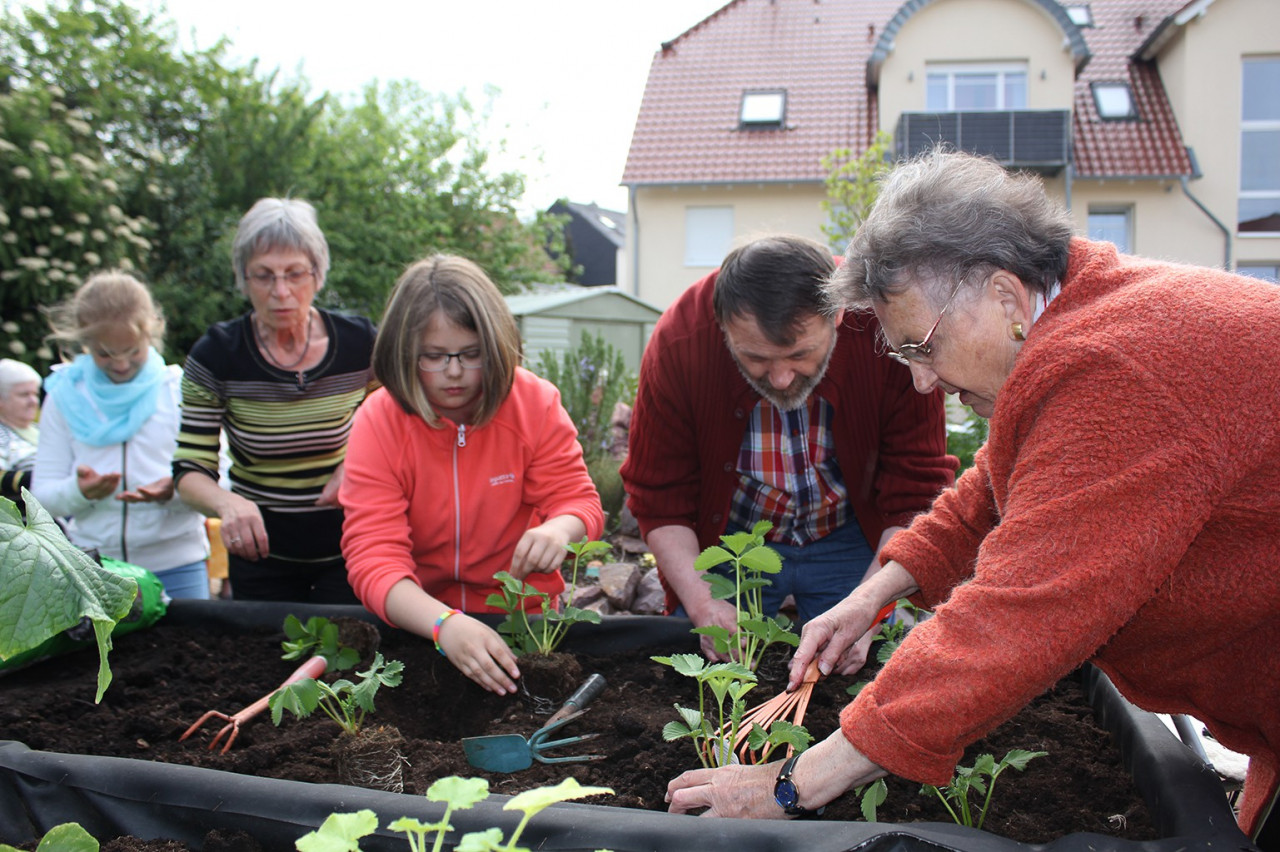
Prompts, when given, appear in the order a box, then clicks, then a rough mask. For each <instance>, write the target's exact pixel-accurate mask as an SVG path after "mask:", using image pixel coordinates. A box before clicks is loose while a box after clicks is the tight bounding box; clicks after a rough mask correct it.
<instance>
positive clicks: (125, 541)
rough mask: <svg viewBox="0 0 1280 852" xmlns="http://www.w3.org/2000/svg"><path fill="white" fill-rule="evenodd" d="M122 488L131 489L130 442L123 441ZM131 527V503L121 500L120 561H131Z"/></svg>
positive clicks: (121, 449) (121, 458)
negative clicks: (129, 531) (128, 532)
mask: <svg viewBox="0 0 1280 852" xmlns="http://www.w3.org/2000/svg"><path fill="white" fill-rule="evenodd" d="M120 490H121V491H128V490H129V442H128V441H122V442H121V443H120ZM128 528H129V504H128V502H126V501H124V500H121V501H120V561H121V562H128V561H129V536H128V535H127V533H126V531H127V530H128Z"/></svg>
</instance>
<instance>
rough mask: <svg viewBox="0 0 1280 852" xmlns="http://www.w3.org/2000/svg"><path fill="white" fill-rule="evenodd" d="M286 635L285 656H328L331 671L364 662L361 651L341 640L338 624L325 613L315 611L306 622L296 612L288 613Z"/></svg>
mask: <svg viewBox="0 0 1280 852" xmlns="http://www.w3.org/2000/svg"><path fill="white" fill-rule="evenodd" d="M284 635H285V641H284V642H282V643H281V647H282V648H283V649H284V655H283V657H282V659H285V660H301V659H304V658H306V657H316V656H319V657H324V658H325V661H326V662H327V663H328V664H329V671H335V670H337V671H341V670H343V669H349V668H351V667H352V666H354V665H355V664H356V663H358V662H360V652H359V651H357V650H356V649H355V648H351V647H348V646H346V645H343V644H342V643H341V642H339V641H338V625H336V624H334V623H333V622H332V621H330V620H329V619H327V618H325V617H324V616H321V615H313V616H312V617H311V618H308V619H307V621H306V623H305V624H304V623H303V622H302V621H300V620H299V619H298V617H297V616H296V615H289V616H286V617H285V620H284Z"/></svg>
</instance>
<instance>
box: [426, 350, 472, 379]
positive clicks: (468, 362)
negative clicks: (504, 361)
mask: <svg viewBox="0 0 1280 852" xmlns="http://www.w3.org/2000/svg"><path fill="white" fill-rule="evenodd" d="M454 358H457V359H458V365H459V366H460V367H462V369H464V370H479V369H480V368H481V367H483V366H484V354H483V353H481V352H480V350H479V349H468V350H466V351H464V352H421V353H419V354H418V369H419V370H421V371H422V372H424V373H442V372H444V371H445V370H447V369H449V362H450V361H452V360H453V359H454Z"/></svg>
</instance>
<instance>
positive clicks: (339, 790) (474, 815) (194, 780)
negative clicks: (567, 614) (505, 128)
mask: <svg viewBox="0 0 1280 852" xmlns="http://www.w3.org/2000/svg"><path fill="white" fill-rule="evenodd" d="M289 613H293V614H295V615H298V616H299V617H300V618H303V619H305V618H307V617H309V616H310V615H325V616H328V617H337V616H348V617H351V616H354V617H361V618H365V619H366V620H369V621H375V622H376V619H375V618H374V617H373V616H372V615H370V614H368V613H367V612H365V611H364V610H363V609H360V608H358V607H311V606H302V605H298V604H269V603H249V602H228V601H175V602H174V603H173V604H172V605H171V606H170V609H169V613H168V615H166V616H165V618H166V619H167V620H170V621H180V622H183V623H185V624H189V625H192V626H196V627H201V628H202V629H207V630H209V631H221V632H240V631H243V630H245V629H247V628H249V627H254V626H261V625H267V626H272V627H274V626H278V625H279V624H280V623H281V622H282V621H283V619H284V616H285V615H287V614H289ZM688 629H689V623H688V621H686V620H684V619H674V618H662V617H646V616H618V617H610V618H605V619H604V623H603V624H601V625H577V626H575V627H574V628H573V630H572V631H570V635H569V639H568V641H567V642H566V650H573V649H574V647H575V646H576V647H580V648H584V649H585V648H590V650H591V652H592V653H597V654H598V653H609V652H611V651H622V650H629V649H634V648H640V647H644V646H646V645H652V644H659V643H663V642H669V641H672V640H676V641H678V640H679V639H681V638H687V636H688ZM1086 671H1087V674H1086V690H1087V692H1088V694H1089V696H1090V700H1091V702H1092V704H1093V707H1094V710H1095V713H1096V714H1097V716H1098V718H1099V720H1100V722H1101V723H1102V725H1103V726H1104V727H1105V728H1107V729H1108V730H1109V731H1110V732H1111V734H1112V736H1113V737H1114V738H1115V739H1116V742H1117V743H1118V745H1119V747H1120V751H1121V754H1122V756H1123V759H1124V761H1125V765H1126V768H1127V769H1128V770H1129V771H1130V772H1131V773H1132V775H1133V777H1134V780H1135V782H1136V784H1137V787H1138V790H1139V792H1140V793H1141V795H1142V796H1143V798H1144V799H1145V801H1146V803H1147V806H1148V808H1149V809H1150V810H1151V813H1152V817H1153V819H1154V821H1155V823H1156V826H1157V828H1158V830H1159V831H1160V832H1161V835H1162V839H1161V840H1157V841H1146V842H1143V843H1136V842H1131V841H1123V840H1117V839H1115V838H1111V837H1106V836H1103V835H1097V834H1087V833H1081V834H1072V835H1068V836H1066V837H1063V838H1060V839H1058V840H1056V841H1054V842H1053V843H1050V844H1045V845H1036V846H1031V845H1028V844H1023V843H1018V842H1015V841H1012V840H1009V839H1007V838H1002V837H999V836H997V835H994V834H991V833H989V832H985V831H977V830H974V829H968V828H963V827H960V826H956V825H951V824H942V823H910V824H892V825H891V824H881V823H863V822H836V821H822V820H819V821H812V822H807V821H797V822H774V821H748V820H731V819H717V820H706V819H700V818H698V817H691V816H680V815H673V814H665V813H660V812H652V811H641V810H632V809H625V808H616V807H608V806H602V805H586V804H575V803H568V804H564V805H557V806H554V807H552V808H549V809H547V810H546V811H543V812H542V813H541V814H539V815H538V816H537V817H536V818H535V819H534V820H533V821H532V822H531V823H530V825H529V827H528V828H527V829H526V831H525V833H524V835H523V836H522V838H521V842H522V844H523V845H525V846H528V847H529V848H533V849H538V850H559V852H569V851H570V850H587V851H588V852H589V850H596V849H612V850H615V852H623V850H655V852H686V850H689V849H695V848H696V849H698V850H707V852H719V850H724V852H743V850H762V852H763V850H775V849H776V850H795V849H805V850H810V851H811V852H849V850H854V849H857V850H872V851H873V852H880V850H895V852H915V850H920V852H924V850H929V852H936V850H939V849H942V850H956V852H1033V850H1035V852H1039V850H1052V852H1098V851H1099V850H1115V852H1196V850H1202V852H1221V850H1223V849H1246V850H1248V849H1256V847H1254V846H1252V845H1251V844H1250V842H1249V840H1248V838H1246V837H1245V835H1244V834H1243V833H1242V832H1241V831H1240V830H1239V828H1238V827H1237V824H1236V821H1235V818H1234V817H1233V815H1232V813H1231V810H1230V807H1229V806H1228V804H1227V800H1226V797H1225V795H1224V794H1223V791H1222V786H1221V784H1220V782H1219V781H1218V778H1217V775H1216V774H1215V773H1214V772H1213V771H1212V770H1210V769H1209V768H1208V767H1206V766H1205V765H1204V763H1203V762H1201V761H1200V760H1199V759H1198V758H1197V757H1196V756H1195V755H1194V753H1193V752H1192V751H1191V750H1190V749H1188V748H1187V747H1186V746H1184V745H1183V744H1182V743H1181V741H1179V740H1178V739H1177V737H1175V736H1173V735H1172V734H1171V733H1170V732H1169V730H1168V729H1167V728H1166V727H1165V726H1164V725H1163V723H1161V722H1160V720H1159V719H1158V718H1156V717H1155V716H1154V715H1152V714H1150V713H1146V712H1145V711H1141V710H1138V709H1137V708H1135V707H1133V706H1132V705H1131V704H1129V703H1128V702H1127V701H1126V700H1125V699H1124V698H1122V697H1121V696H1120V694H1119V693H1118V692H1117V691H1116V690H1115V688H1114V687H1113V686H1112V685H1111V682H1110V681H1109V680H1108V679H1107V678H1106V677H1105V675H1102V674H1101V673H1100V672H1098V671H1097V670H1094V669H1087V670H1086ZM506 800H507V798H506V797H504V796H498V795H494V796H491V797H490V798H489V799H488V800H487V801H485V802H483V803H481V804H480V805H478V806H477V807H475V808H472V809H470V810H465V811H459V812H456V813H454V814H453V815H452V816H451V818H450V819H451V822H452V823H453V825H454V828H455V832H454V833H452V834H451V835H450V837H449V841H450V842H451V843H452V842H456V840H457V839H458V837H460V836H461V835H462V834H464V833H467V832H471V831H480V830H483V829H485V828H490V827H494V826H497V827H500V828H502V829H503V832H504V835H509V834H510V831H511V830H512V829H513V828H514V827H515V825H516V822H517V821H518V818H519V816H520V815H519V813H517V812H512V811H503V810H502V804H503V803H504V802H505V801H506ZM362 808H368V809H370V810H372V811H374V812H375V813H377V814H378V816H379V825H380V826H385V825H386V824H387V823H389V822H391V821H392V820H394V819H396V818H398V817H401V816H410V817H415V818H417V819H420V820H423V821H438V820H439V819H440V818H441V817H442V816H443V807H442V806H440V805H436V804H435V803H432V802H429V801H427V800H426V799H425V798H424V797H422V796H418V795H403V794H393V793H381V792H376V791H372V790H365V789H361V788H357V787H347V786H342V785H336V784H309V783H305V782H297V781H282V780H277V779H269V778H257V777H252V776H245V775H238V774H235V773H229V772H222V771H217V770H211V769H201V768H196V767H189V766H179V765H171V764H161V763H152V762H149V761H142V760H132V759H127V758H113V757H90V756H84V755H74V754H58V753H51V752H41V751H35V750H31V749H29V748H27V747H26V746H25V745H23V744H22V743H18V742H13V741H0V841H3V842H7V843H24V842H30V841H31V840H33V839H36V838H38V837H39V836H40V835H42V834H43V833H44V832H45V831H47V830H48V829H49V828H51V827H52V826H54V825H57V824H59V823H63V822H69V821H76V822H79V823H80V824H81V825H83V826H84V827H85V828H86V829H88V830H89V831H90V832H91V833H92V834H94V835H95V836H97V837H104V838H105V837H112V836H115V835H120V834H128V835H134V836H137V837H141V838H148V839H150V838H171V839H174V840H179V841H182V842H184V843H186V844H187V845H189V846H191V847H192V848H194V849H199V848H201V844H202V842H203V840H204V837H205V835H206V834H208V832H209V831H211V830H213V829H221V830H224V831H227V830H243V831H247V832H249V833H251V834H252V835H253V836H254V837H255V838H257V839H258V841H259V842H260V843H261V844H262V845H263V848H264V849H266V850H277V849H278V850H293V849H294V841H295V840H296V839H297V838H298V837H300V836H302V835H303V834H305V833H306V832H308V831H310V830H312V829H314V828H316V827H317V826H319V824H320V823H321V822H322V821H323V820H324V818H325V817H326V816H327V815H328V814H330V813H332V812H335V811H343V812H346V811H355V810H359V809H362ZM361 848H362V849H364V850H367V852H374V851H375V850H387V852H393V850H394V852H403V850H405V849H407V848H408V847H407V843H406V841H405V839H404V836H403V835H400V834H395V833H393V832H389V831H387V830H386V829H385V828H380V829H379V831H378V834H377V835H375V836H370V837H368V838H366V839H365V840H364V841H362V844H361ZM448 848H452V846H449V847H448Z"/></svg>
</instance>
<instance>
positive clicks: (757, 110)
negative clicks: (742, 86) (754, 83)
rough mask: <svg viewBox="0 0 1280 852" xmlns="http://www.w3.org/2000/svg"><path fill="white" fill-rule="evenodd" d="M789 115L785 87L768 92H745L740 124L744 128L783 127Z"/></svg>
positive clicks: (739, 115) (739, 116)
mask: <svg viewBox="0 0 1280 852" xmlns="http://www.w3.org/2000/svg"><path fill="white" fill-rule="evenodd" d="M786 115H787V93H786V90H785V89H774V90H772V91H766V92H743V93H742V106H741V109H740V110H739V112H738V126H739V127H743V128H765V129H767V128H772V127H781V126H782V121H783V119H784V118H786Z"/></svg>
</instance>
